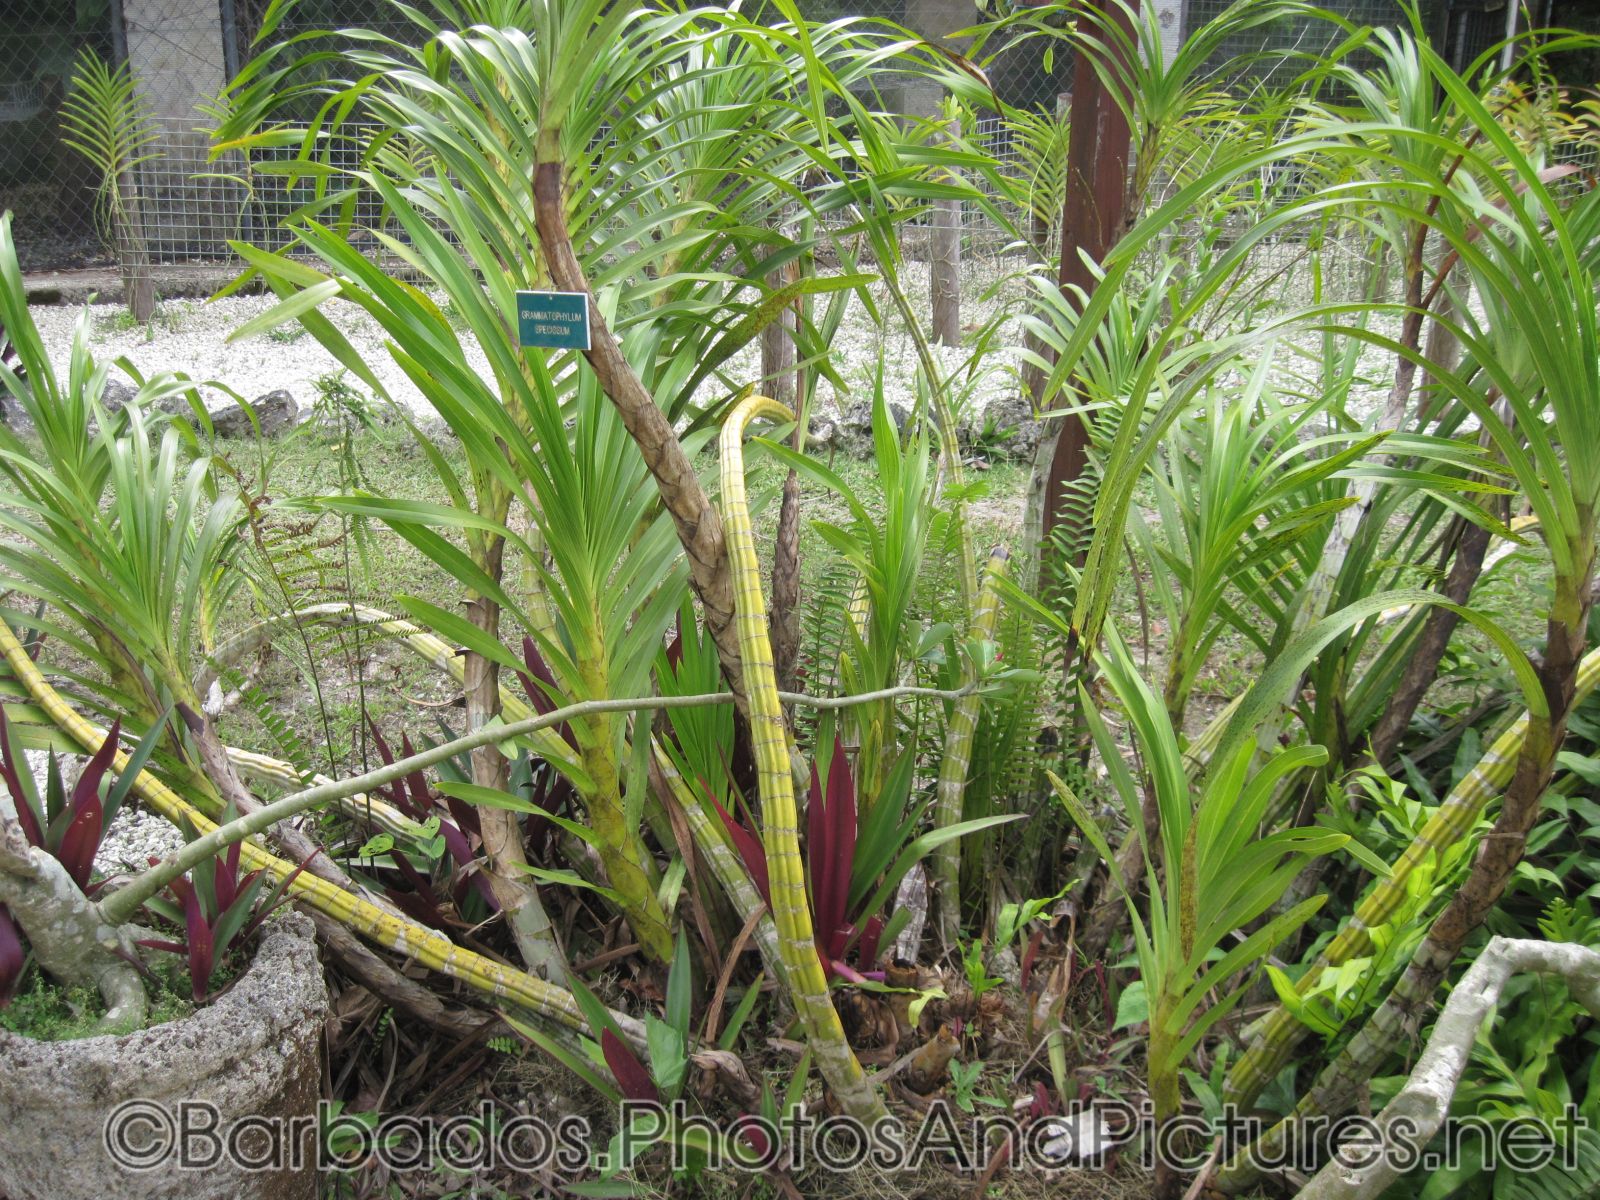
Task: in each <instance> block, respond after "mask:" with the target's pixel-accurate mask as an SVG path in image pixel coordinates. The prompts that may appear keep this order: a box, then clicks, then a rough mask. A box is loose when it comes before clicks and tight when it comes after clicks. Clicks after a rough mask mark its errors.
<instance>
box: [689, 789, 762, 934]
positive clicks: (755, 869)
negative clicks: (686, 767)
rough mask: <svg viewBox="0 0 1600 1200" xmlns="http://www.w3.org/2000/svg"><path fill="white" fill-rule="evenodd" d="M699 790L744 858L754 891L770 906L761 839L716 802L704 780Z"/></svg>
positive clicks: (740, 855)
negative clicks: (708, 800) (709, 801)
mask: <svg viewBox="0 0 1600 1200" xmlns="http://www.w3.org/2000/svg"><path fill="white" fill-rule="evenodd" d="M700 790H701V791H703V792H704V793H705V794H706V795H707V796H709V797H710V799H711V803H712V805H713V806H714V807H715V808H716V810H717V816H719V817H721V818H722V827H723V828H724V829H726V830H727V831H728V836H729V837H730V838H732V839H733V848H734V849H735V850H737V851H738V852H739V857H740V858H741V859H743V860H744V869H745V870H746V871H748V872H750V882H752V883H754V884H755V885H756V891H758V892H760V893H761V898H762V899H763V900H765V901H766V902H767V907H768V908H771V907H772V886H771V884H770V882H769V881H768V878H767V852H766V849H765V848H764V847H763V846H762V845H761V839H760V838H758V837H757V836H756V835H755V834H753V833H751V832H750V831H749V830H748V829H746V828H745V827H744V826H743V825H741V824H739V822H738V821H736V820H734V819H733V814H732V813H730V812H729V811H728V810H727V809H725V808H723V807H722V805H721V804H719V803H718V802H717V798H716V797H715V796H712V795H711V789H710V788H708V787H706V786H705V783H704V782H702V783H701V785H700Z"/></svg>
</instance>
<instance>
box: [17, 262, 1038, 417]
mask: <svg viewBox="0 0 1600 1200" xmlns="http://www.w3.org/2000/svg"><path fill="white" fill-rule="evenodd" d="M974 266H975V269H974V272H973V274H974V275H976V274H977V273H978V269H979V268H982V269H983V270H984V271H985V272H987V270H988V268H983V267H982V264H975V265H974ZM907 288H908V291H909V293H910V294H911V295H912V296H913V297H918V298H920V297H923V296H926V295H927V290H928V283H927V272H926V268H924V267H922V266H921V265H920V264H911V265H910V266H909V267H908V269H907ZM982 289H983V284H982V283H981V282H979V281H976V280H975V281H974V282H973V283H972V285H971V286H970V287H969V288H968V298H967V300H966V302H965V306H964V309H963V312H962V320H963V324H964V325H966V326H967V327H968V328H969V329H970V328H972V327H974V326H975V325H976V324H978V323H980V322H982V321H984V320H986V319H987V318H988V317H989V316H990V315H991V314H992V313H993V312H994V311H995V306H996V302H995V301H992V300H989V301H986V300H983V299H981V298H980V294H981V291H982ZM878 291H879V295H878V303H879V306H880V312H882V313H884V314H885V317H886V323H887V330H885V331H880V330H879V329H878V328H877V327H876V326H875V325H874V324H873V323H872V322H871V320H870V318H869V316H868V314H867V313H866V311H865V310H864V308H863V307H862V306H861V305H860V304H853V305H852V307H851V311H850V314H849V316H848V317H847V319H846V321H845V325H844V328H843V329H842V330H841V333H840V336H839V339H838V342H837V343H836V345H837V350H836V353H835V355H834V360H833V362H834V367H835V369H836V370H837V371H838V372H839V374H840V376H841V377H842V378H843V379H844V380H845V382H846V383H847V384H848V385H849V387H850V390H851V393H852V394H853V395H867V396H870V395H871V391H870V387H871V381H872V377H873V374H874V372H875V370H876V366H877V360H878V355H879V352H880V346H881V349H882V353H883V355H884V363H885V369H884V377H885V385H886V391H887V393H888V399H889V400H890V401H891V402H898V403H900V404H903V405H905V406H907V407H909V406H910V405H911V404H912V403H913V401H914V399H915V396H914V383H913V381H914V378H915V373H916V372H915V352H914V347H913V346H912V342H911V339H910V337H908V336H907V335H906V334H905V332H904V330H903V327H902V326H901V324H900V322H899V321H898V320H895V319H893V318H892V316H891V313H892V310H891V309H890V306H889V303H888V298H887V296H886V295H884V294H882V289H878ZM273 303H275V299H274V298H273V297H268V296H237V297H228V298H225V299H221V300H214V301H198V300H173V301H169V302H167V303H165V304H164V305H163V306H162V309H161V311H160V313H159V314H158V316H157V319H156V320H155V322H154V323H153V324H152V325H151V327H150V328H149V329H145V328H142V327H138V326H132V327H130V325H129V323H128V320H127V318H126V315H125V313H124V311H123V309H122V308H121V306H120V305H111V304H96V305H91V306H88V308H87V310H84V309H78V308H72V307H66V306H56V305H38V306H35V307H34V308H33V309H32V310H31V311H32V315H33V318H34V321H35V322H36V323H37V324H38V326H39V331H40V335H41V337H42V338H43V339H44V342H45V345H46V347H47V348H48V350H49V352H50V356H51V360H52V362H53V364H54V365H55V368H56V370H57V371H58V372H59V373H61V374H62V375H63V376H64V375H65V372H66V368H67V362H68V359H69V356H70V353H71V348H72V339H73V334H74V329H75V327H76V325H77V323H78V321H79V320H80V319H82V314H83V313H84V312H85V311H87V313H88V320H89V322H90V335H89V336H90V347H91V349H92V350H93V352H94V353H95V355H96V356H97V357H99V358H103V359H106V360H111V361H115V360H117V359H120V358H123V357H124V356H125V357H126V358H127V359H128V360H129V361H130V362H131V363H132V364H133V365H134V366H135V367H137V368H138V370H139V371H140V372H142V373H145V374H151V373H154V372H157V371H176V372H181V373H183V374H185V375H188V376H189V377H190V378H192V379H194V380H196V381H198V382H202V383H206V382H215V383H218V384H221V385H223V386H224V387H227V388H231V389H233V390H234V391H237V392H238V393H239V394H240V395H242V396H244V397H245V398H246V399H249V400H253V399H255V398H257V397H259V396H263V395H265V394H266V393H268V392H272V391H276V390H278V389H286V390H288V391H289V392H290V393H291V394H292V395H293V396H294V397H295V399H296V400H297V401H299V403H300V405H301V407H302V409H305V408H308V407H309V406H310V404H311V403H312V401H313V399H314V398H315V396H316V394H317V390H318V381H319V380H321V379H324V378H326V377H327V376H329V375H332V374H336V373H337V372H339V371H340V370H341V367H340V365H339V363H338V362H337V361H336V360H335V359H334V357H333V356H332V355H331V354H329V353H328V352H327V351H326V350H324V349H323V348H322V346H321V345H320V344H319V343H318V342H317V341H316V339H315V338H313V337H311V336H310V335H302V336H297V337H293V340H289V336H290V335H287V334H286V335H281V336H278V337H274V336H272V335H258V336H256V337H253V338H249V339H246V340H243V341H235V342H230V341H229V340H228V338H229V335H230V334H232V333H233V332H234V331H235V330H237V329H239V328H240V327H241V326H243V325H244V324H245V323H246V322H247V321H249V320H250V319H251V318H253V317H255V316H257V315H259V314H260V313H262V312H264V311H266V310H267V309H268V308H269V307H271V306H272V304H273ZM323 312H324V313H325V314H326V315H327V316H328V317H330V318H331V319H332V320H333V322H334V323H335V324H336V325H337V326H338V328H339V329H340V330H341V331H342V332H343V333H344V334H345V335H346V336H347V337H348V338H349V339H350V341H351V343H352V345H353V346H354V347H355V349H356V351H357V352H358V353H359V354H360V355H361V356H362V358H363V360H364V361H365V362H366V363H367V364H368V365H369V366H370V367H371V368H372V370H373V371H374V373H375V374H376V375H377V376H378V378H379V380H380V381H381V382H382V384H383V386H384V387H385V388H386V389H387V390H388V392H389V394H390V396H391V397H392V398H393V399H394V400H395V402H396V403H397V404H400V405H403V406H404V407H405V408H406V409H407V410H408V411H409V412H410V413H411V414H413V415H414V416H418V417H422V418H428V417H430V416H431V415H432V414H431V410H430V409H429V407H428V405H427V402H426V401H425V400H424V399H423V397H422V395H421V393H420V392H418V391H417V389H416V388H415V386H413V384H412V383H411V381H410V380H409V379H407V378H406V376H405V374H404V372H403V371H401V369H400V368H399V366H398V365H396V363H395V362H394V360H393V359H392V358H391V357H390V356H389V354H388V352H387V350H386V349H385V347H384V338H383V333H382V330H381V329H380V328H379V326H378V324H377V323H376V322H375V321H373V320H372V319H370V318H369V317H367V316H366V315H365V314H364V313H362V312H361V311H360V310H359V309H357V308H356V307H355V306H354V305H351V304H340V303H331V304H328V305H325V306H324V307H323ZM1008 332H1012V333H1015V336H1014V337H1006V338H1002V339H1001V341H1000V347H1001V348H997V349H996V350H995V351H993V352H991V354H990V355H989V357H988V359H987V363H988V365H989V367H990V372H989V374H988V375H987V377H986V378H985V379H984V381H983V382H982V384H980V386H979V387H978V388H977V389H976V390H975V392H974V394H973V396H972V404H973V407H974V410H975V411H981V410H982V409H983V407H985V406H986V405H987V404H988V403H989V402H990V401H991V400H992V399H993V398H995V397H996V396H998V395H1002V394H1010V393H1011V392H1013V391H1014V387H1015V385H1014V382H1013V380H1012V377H1011V374H1010V370H1009V368H1011V367H1014V365H1015V364H1016V362H1017V354H1016V351H1015V349H1010V348H1006V347H1008V346H1015V344H1016V343H1017V342H1019V341H1020V332H1017V331H1015V330H1012V331H1008ZM459 336H461V337H462V339H463V342H464V344H465V345H466V351H467V356H468V360H469V362H471V363H472V365H473V366H474V368H475V369H476V370H478V371H479V372H480V373H481V374H485V375H487V373H488V367H487V362H486V360H485V358H484V356H483V353H482V351H481V350H479V349H478V347H477V346H476V344H475V343H472V342H471V341H470V339H469V338H468V337H467V335H465V334H460V335H459ZM935 352H936V353H937V354H938V355H939V357H940V359H941V360H942V362H943V364H944V366H945V367H946V369H947V370H955V369H957V368H959V367H960V366H961V365H962V364H963V362H964V360H965V359H966V357H967V355H968V353H969V351H968V350H966V349H964V348H961V347H936V348H935ZM759 364H760V351H759V348H758V347H757V346H755V345H752V346H750V347H748V348H746V349H745V350H744V351H742V352H741V353H740V354H738V355H736V356H735V357H734V359H732V360H731V361H730V362H729V363H728V364H727V365H726V367H725V368H724V369H725V371H726V373H727V375H728V377H729V378H730V379H732V380H735V381H740V382H742V381H745V380H753V379H755V378H756V376H757V375H758V373H759ZM347 382H350V383H352V384H354V383H355V382H356V381H355V380H354V379H348V380H347ZM714 390H715V389H714V388H712V387H710V386H709V385H708V398H709V396H710V394H711V393H712V392H713V391H714ZM819 400H820V402H821V407H822V409H823V411H824V413H826V412H827V411H828V410H830V409H835V408H838V407H841V404H840V398H839V397H836V396H835V395H834V389H833V388H832V387H831V386H830V385H828V384H827V383H823V384H822V386H821V388H820V391H819ZM207 402H208V404H209V406H210V407H213V408H216V407H219V406H221V405H223V404H224V403H225V397H224V394H223V393H222V392H221V391H217V390H213V391H210V392H208V393H207Z"/></svg>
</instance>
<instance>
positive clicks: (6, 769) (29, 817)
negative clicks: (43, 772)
mask: <svg viewBox="0 0 1600 1200" xmlns="http://www.w3.org/2000/svg"><path fill="white" fill-rule="evenodd" d="M0 778H3V779H4V780H5V784H6V790H7V791H8V792H10V793H11V807H12V808H13V809H15V810H16V814H17V824H19V825H21V826H22V836H23V837H25V838H27V839H28V845H30V846H40V847H42V846H43V845H44V830H42V829H40V828H39V820H38V818H37V817H36V816H35V815H34V812H33V808H32V806H31V805H29V803H28V802H27V800H25V799H23V792H22V779H21V777H19V776H18V775H17V763H16V759H15V758H14V757H12V754H11V732H10V729H9V728H8V726H7V724H6V710H5V706H4V705H0Z"/></svg>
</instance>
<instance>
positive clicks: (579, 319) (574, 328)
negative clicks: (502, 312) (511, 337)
mask: <svg viewBox="0 0 1600 1200" xmlns="http://www.w3.org/2000/svg"><path fill="white" fill-rule="evenodd" d="M517 344H518V345H520V346H524V347H528V346H542V347H545V348H547V349H551V350H587V349H588V348H589V297H588V296H587V295H586V294H585V293H583V292H518V293H517Z"/></svg>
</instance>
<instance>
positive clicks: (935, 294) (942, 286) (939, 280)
mask: <svg viewBox="0 0 1600 1200" xmlns="http://www.w3.org/2000/svg"><path fill="white" fill-rule="evenodd" d="M950 136H951V137H952V138H959V137H960V136H961V126H960V123H959V122H956V121H952V122H950ZM929 221H930V224H929V228H928V250H929V253H928V283H929V287H930V290H931V293H932V294H931V301H932V305H933V340H934V341H936V342H938V343H939V345H941V346H959V345H960V344H961V201H960V200H935V201H934V202H933V211H932V212H931V213H930V214H929Z"/></svg>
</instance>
